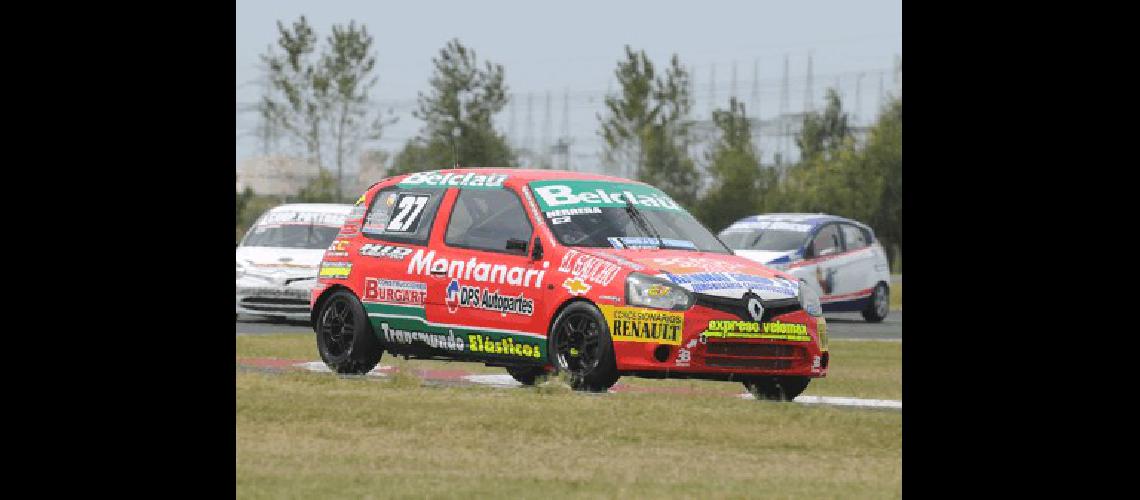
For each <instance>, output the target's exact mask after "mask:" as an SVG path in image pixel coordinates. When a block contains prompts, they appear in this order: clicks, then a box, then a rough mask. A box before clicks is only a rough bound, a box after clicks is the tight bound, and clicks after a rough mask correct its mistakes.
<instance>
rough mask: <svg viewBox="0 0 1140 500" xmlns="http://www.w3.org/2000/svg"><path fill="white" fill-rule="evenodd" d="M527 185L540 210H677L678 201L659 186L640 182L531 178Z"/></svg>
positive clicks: (679, 207) (678, 208) (679, 208)
mask: <svg viewBox="0 0 1140 500" xmlns="http://www.w3.org/2000/svg"><path fill="white" fill-rule="evenodd" d="M530 187H531V189H532V190H534V192H535V194H536V195H537V198H538V207H539V208H540V209H541V210H542V211H543V212H550V211H553V210H560V209H569V208H586V207H617V208H620V207H624V206H626V205H633V206H635V207H637V208H645V209H650V210H673V211H680V210H681V205H679V204H677V202H675V201H673V199H672V198H669V195H667V194H665V193H663V192H661V191H660V190H658V189H656V188H653V187H650V186H645V185H641V184H626V183H619V182H605V181H533V182H531V183H530Z"/></svg>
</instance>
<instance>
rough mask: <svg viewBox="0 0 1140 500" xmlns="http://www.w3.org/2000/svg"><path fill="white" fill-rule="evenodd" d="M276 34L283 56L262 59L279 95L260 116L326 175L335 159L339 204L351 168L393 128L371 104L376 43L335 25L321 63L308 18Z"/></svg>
mask: <svg viewBox="0 0 1140 500" xmlns="http://www.w3.org/2000/svg"><path fill="white" fill-rule="evenodd" d="M277 29H278V33H279V38H278V41H277V45H278V47H279V48H280V49H281V50H282V53H276V52H274V51H273V50H272V49H270V51H269V52H267V53H266V54H264V55H262V61H263V62H264V63H265V65H266V68H267V70H268V72H269V75H268V76H269V79H270V82H271V84H272V88H273V90H274V91H273V92H272V93H270V94H269V95H266V96H265V97H264V98H263V99H262V102H261V105H260V111H261V113H262V116H263V117H264V118H265V120H266V121H267V124H272V125H273V126H274V127H275V128H279V129H282V130H284V131H285V132H286V134H287V135H288V136H289V137H291V138H292V139H293V140H294V142H295V143H297V144H301V145H303V146H304V150H305V151H306V154H307V157H308V158H309V159H310V160H312V161H313V162H314V163H315V164H316V165H318V166H319V167H320V168H321V169H324V168H326V163H325V162H326V158H325V156H326V155H328V154H331V155H332V161H333V166H334V167H335V169H336V186H335V189H336V195H337V199H340V198H342V193H341V188H342V186H343V184H344V182H343V181H344V178H343V177H344V168H345V166H346V163H347V162H348V161H349V159H350V158H353V157H354V153H355V152H356V151H357V150H358V149H359V148H360V146H361V145H362V144H363V143H365V142H367V141H371V140H376V139H379V138H380V134H381V132H382V130H383V127H384V125H385V124H387V123H390V121H389V122H386V121H385V120H384V118H383V116H382V115H381V114H380V113H378V112H374V110H373V109H372V108H371V107H370V106H369V104H368V99H369V92H370V91H371V89H372V88H373V87H375V86H376V82H377V77H376V75H375V74H374V70H375V66H376V57H375V56H374V55H373V53H372V44H373V38H372V36H371V35H369V34H368V30H367V28H366V27H364V26H363V25H361V26H359V27H358V26H357V25H356V22H355V21H350V22H349V23H348V25H347V26H344V25H333V27H332V34H331V35H329V36H328V38H326V39H325V44H324V46H323V50H322V52H321V54H320V56H319V57H317V56H316V49H317V35H316V32H314V31H313V28H312V27H311V26H309V24H308V21H307V20H306V19H305V17H304V16H302V17H301V18H300V19H299V20H298V21H296V22H294V23H293V25H292V26H291V27H286V26H285V25H284V24H283V23H281V22H280V21H279V22H278V23H277Z"/></svg>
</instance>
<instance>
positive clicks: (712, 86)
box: [709, 63, 716, 120]
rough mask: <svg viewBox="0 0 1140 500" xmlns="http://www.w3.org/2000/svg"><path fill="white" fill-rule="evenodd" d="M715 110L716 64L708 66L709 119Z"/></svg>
mask: <svg viewBox="0 0 1140 500" xmlns="http://www.w3.org/2000/svg"><path fill="white" fill-rule="evenodd" d="M714 109H716V63H712V64H711V65H709V119H710V120H711V119H712V112H713V110H714Z"/></svg>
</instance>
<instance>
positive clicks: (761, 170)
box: [697, 97, 777, 231]
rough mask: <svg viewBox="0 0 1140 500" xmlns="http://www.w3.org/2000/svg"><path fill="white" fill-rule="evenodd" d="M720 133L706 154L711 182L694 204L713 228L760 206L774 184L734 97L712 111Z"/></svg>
mask: <svg viewBox="0 0 1140 500" xmlns="http://www.w3.org/2000/svg"><path fill="white" fill-rule="evenodd" d="M713 124H715V125H716V127H717V130H718V131H719V137H718V139H717V142H716V144H715V145H714V146H713V149H712V151H710V152H709V153H708V155H707V159H708V173H709V175H710V176H711V178H712V181H713V184H712V187H711V188H710V189H709V191H708V192H707V193H705V196H704V197H703V198H702V199H701V201H700V202H699V203H698V205H697V207H698V208H697V216H698V217H700V219H701V222H704V223H705V225H706V226H708V227H709V228H710V229H712V230H713V231H720V230H721V229H724V228H725V227H728V225H729V224H732V223H733V222H735V221H737V220H739V219H741V218H742V217H746V216H748V215H752V214H755V213H756V212H757V211H760V210H762V208H761V207H762V206H763V201H764V200H765V198H766V197H767V196H766V195H767V193H768V192H769V191H771V190H772V189H773V188H774V187H775V184H776V180H777V179H776V173H775V171H774V169H772V168H771V167H763V166H761V165H760V158H759V154H758V153H757V151H756V149H755V146H754V145H753V143H752V127H751V124H750V123H749V121H748V117H747V115H746V114H745V111H744V104H743V103H741V102H740V101H738V100H737V99H736V98H735V97H734V98H731V99H730V100H729V106H728V109H718V110H716V111H713Z"/></svg>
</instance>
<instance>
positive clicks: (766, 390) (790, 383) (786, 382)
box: [744, 376, 811, 401]
mask: <svg viewBox="0 0 1140 500" xmlns="http://www.w3.org/2000/svg"><path fill="white" fill-rule="evenodd" d="M810 382H811V379H810V378H808V377H784V376H766V377H749V378H747V379H745V380H744V387H745V388H746V389H748V392H751V393H752V395H753V396H755V397H756V400H757V401H791V400H793V399H796V396H799V395H800V394H801V393H803V392H804V389H807V386H808V384H809V383H810Z"/></svg>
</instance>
